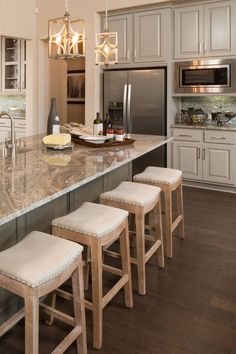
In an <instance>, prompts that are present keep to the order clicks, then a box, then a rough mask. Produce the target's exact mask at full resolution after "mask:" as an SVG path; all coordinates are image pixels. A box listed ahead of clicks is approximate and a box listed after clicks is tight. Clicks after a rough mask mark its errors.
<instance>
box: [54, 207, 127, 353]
mask: <svg viewBox="0 0 236 354" xmlns="http://www.w3.org/2000/svg"><path fill="white" fill-rule="evenodd" d="M52 225H53V231H52V232H53V234H54V235H56V236H59V237H63V238H66V239H69V240H72V241H75V242H79V243H82V244H83V245H86V246H89V247H90V249H91V273H92V302H90V301H87V300H85V307H86V308H88V309H89V310H92V311H93V346H94V348H96V349H100V348H101V346H102V322H103V319H102V318H103V309H104V307H105V306H106V305H107V304H108V303H109V302H110V301H111V299H112V298H113V297H114V296H115V295H116V294H117V293H118V291H119V290H120V289H122V288H124V293H125V306H126V307H128V308H132V307H133V296H132V285H131V269H130V254H129V237H128V213H127V212H126V211H124V210H120V209H117V208H112V207H107V206H104V205H100V204H95V203H90V202H85V203H84V204H82V206H81V207H80V208H78V209H77V210H75V211H73V212H72V213H70V214H68V215H66V216H63V217H59V218H56V219H54V220H53V222H52ZM117 239H119V240H120V251H121V261H122V270H121V269H118V268H114V267H111V266H108V265H105V264H103V258H102V252H103V247H104V246H106V245H108V244H109V243H111V242H114V241H115V240H117ZM103 270H104V271H107V272H110V273H113V274H116V275H118V276H120V279H119V280H118V282H117V283H116V284H115V285H114V286H113V288H112V289H111V290H109V291H108V293H106V294H105V295H104V296H103V291H102V285H103V282H102V276H103ZM57 293H58V294H59V295H61V296H63V297H65V298H69V297H68V292H65V291H59V292H57Z"/></svg>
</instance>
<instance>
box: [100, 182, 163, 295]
mask: <svg viewBox="0 0 236 354" xmlns="http://www.w3.org/2000/svg"><path fill="white" fill-rule="evenodd" d="M160 192H161V189H160V188H158V187H156V186H148V185H145V184H142V183H134V182H121V183H120V185H119V186H118V187H116V188H115V189H113V190H111V191H108V192H105V193H103V194H101V196H100V202H101V203H102V204H105V205H109V206H113V207H118V208H121V209H124V210H127V211H128V212H129V213H130V214H131V215H134V216H135V228H136V248H137V257H136V258H134V257H131V263H134V264H136V265H137V270H138V292H139V294H140V295H145V293H146V274H145V264H146V263H147V261H148V260H149V259H150V257H151V256H152V255H153V254H154V253H155V254H157V259H158V264H159V266H160V267H162V268H163V267H164V252H163V240H162V220H161V206H160ZM150 212H153V214H154V229H155V232H154V235H153V236H150V235H145V216H146V215H147V214H149V213H150ZM147 239H148V240H149V241H150V240H151V241H152V246H151V247H150V248H149V250H148V251H146V250H145V241H146V240H147ZM108 255H112V253H111V252H110V251H108ZM113 256H116V255H115V254H114V252H113Z"/></svg>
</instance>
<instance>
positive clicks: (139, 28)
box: [102, 9, 170, 64]
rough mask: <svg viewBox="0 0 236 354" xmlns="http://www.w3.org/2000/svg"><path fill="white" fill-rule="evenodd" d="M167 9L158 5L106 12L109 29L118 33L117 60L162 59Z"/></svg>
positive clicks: (127, 61) (142, 61) (144, 61)
mask: <svg viewBox="0 0 236 354" xmlns="http://www.w3.org/2000/svg"><path fill="white" fill-rule="evenodd" d="M167 13H168V11H167V9H161V10H153V11H151V10H150V11H142V12H135V13H133V14H125V15H122V14H121V15H114V16H109V18H108V27H109V31H110V32H117V33H118V64H132V63H149V62H150V63H151V62H161V61H164V60H165V46H166V43H167V42H168V40H167V39H166V33H167V31H166V30H165V26H166V25H167V23H168V20H170V19H169V18H167V16H168V15H167ZM103 23H104V19H102V26H103Z"/></svg>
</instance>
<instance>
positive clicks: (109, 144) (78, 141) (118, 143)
mask: <svg viewBox="0 0 236 354" xmlns="http://www.w3.org/2000/svg"><path fill="white" fill-rule="evenodd" d="M71 139H72V141H73V142H74V143H75V144H81V145H85V146H89V147H93V148H104V147H113V146H122V145H131V144H133V143H134V142H135V140H134V139H125V140H124V141H108V142H105V143H103V144H95V143H90V142H88V141H84V140H81V139H79V138H77V137H74V136H72V137H71Z"/></svg>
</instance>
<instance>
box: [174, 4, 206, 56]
mask: <svg viewBox="0 0 236 354" xmlns="http://www.w3.org/2000/svg"><path fill="white" fill-rule="evenodd" d="M202 51H203V7H201V6H191V7H184V8H179V9H176V10H175V11H174V57H175V59H182V58H193V57H194V58H196V57H201V56H202V55H203V53H202Z"/></svg>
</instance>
